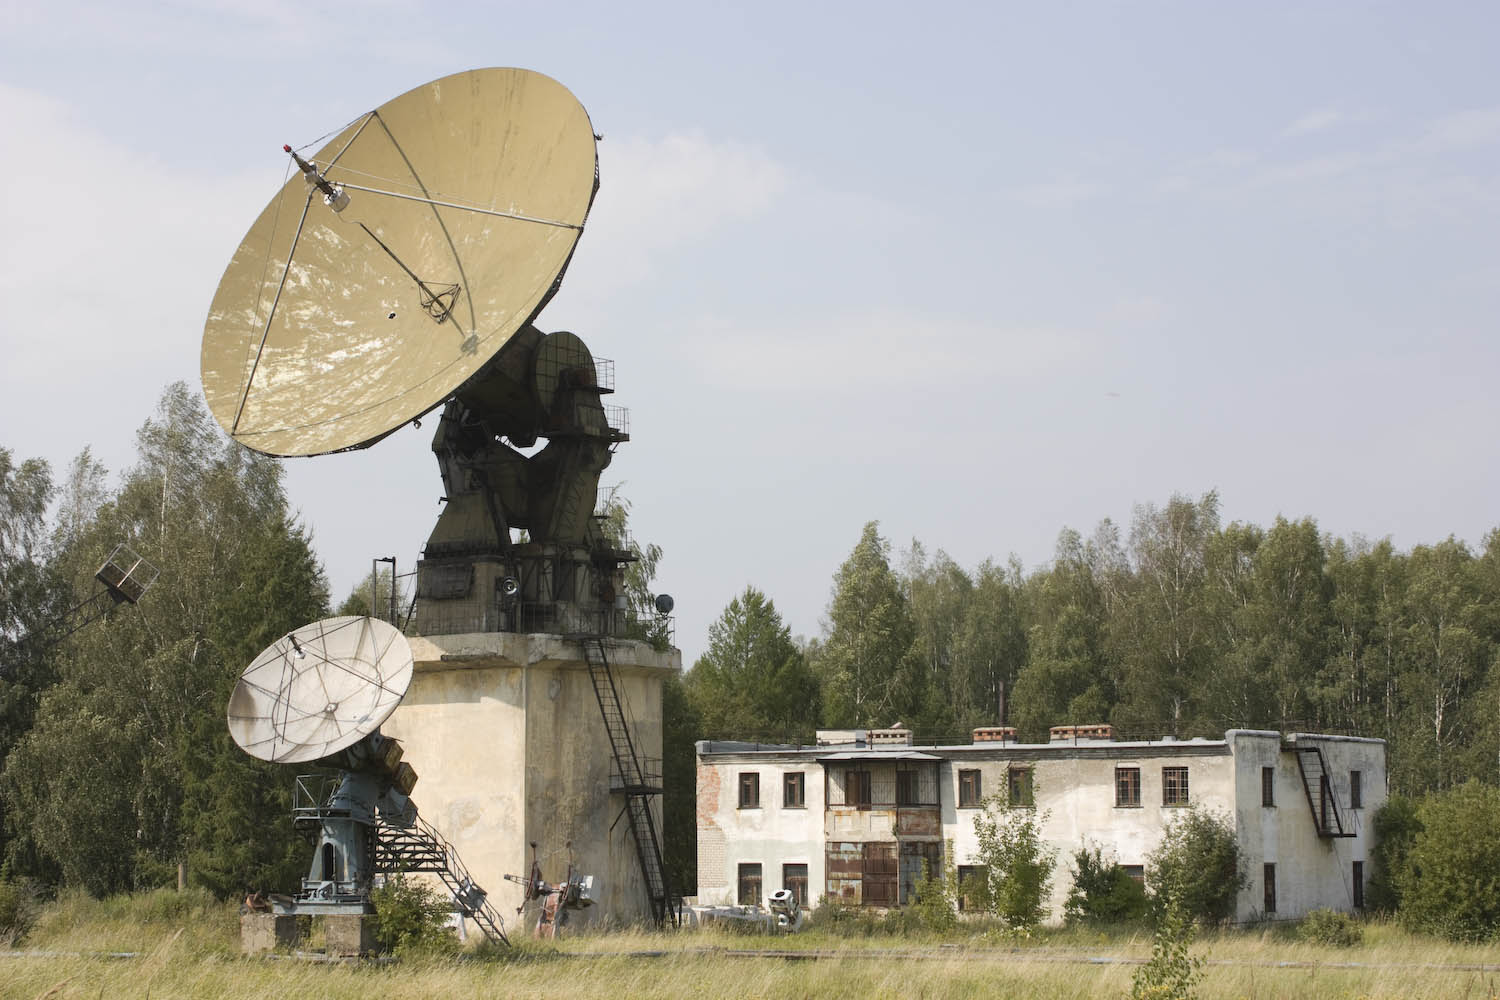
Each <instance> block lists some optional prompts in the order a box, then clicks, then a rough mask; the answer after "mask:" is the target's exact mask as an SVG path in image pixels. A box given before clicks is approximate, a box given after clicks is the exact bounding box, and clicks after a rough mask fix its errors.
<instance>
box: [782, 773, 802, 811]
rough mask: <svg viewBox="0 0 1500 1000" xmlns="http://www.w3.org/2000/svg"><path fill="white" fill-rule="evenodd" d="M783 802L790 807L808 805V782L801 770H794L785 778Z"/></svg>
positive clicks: (797, 807) (796, 807)
mask: <svg viewBox="0 0 1500 1000" xmlns="http://www.w3.org/2000/svg"><path fill="white" fill-rule="evenodd" d="M781 804H782V805H783V806H785V807H786V808H788V809H801V808H802V807H803V806H805V805H807V784H806V779H805V776H804V775H803V773H802V772H801V771H793V772H791V773H790V774H788V775H787V776H786V778H785V779H784V783H783V784H782V795H781Z"/></svg>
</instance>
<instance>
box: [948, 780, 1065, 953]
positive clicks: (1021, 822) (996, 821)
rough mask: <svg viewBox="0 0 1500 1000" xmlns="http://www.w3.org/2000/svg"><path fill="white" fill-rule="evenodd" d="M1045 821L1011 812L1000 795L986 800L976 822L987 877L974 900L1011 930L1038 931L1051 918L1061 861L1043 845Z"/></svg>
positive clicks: (979, 858)
mask: <svg viewBox="0 0 1500 1000" xmlns="http://www.w3.org/2000/svg"><path fill="white" fill-rule="evenodd" d="M1046 818H1047V817H1046V815H1045V814H1043V815H1040V816H1038V815H1037V811H1036V810H1035V809H1030V808H1025V807H1015V808H1012V807H1011V806H1010V805H1009V804H1008V802H1006V801H1005V800H1003V799H1002V798H1001V797H999V796H991V797H989V798H987V799H985V800H984V808H983V809H982V810H980V811H979V812H978V813H977V814H976V815H975V817H974V834H975V837H976V838H977V839H978V841H979V847H978V850H977V851H975V853H974V863H975V864H976V865H980V866H983V868H984V871H985V878H984V881H983V882H982V883H979V884H978V885H975V886H974V889H975V892H974V893H972V894H970V895H969V898H970V899H972V900H973V901H974V903H975V906H976V907H977V908H978V909H981V910H985V911H988V912H990V913H993V914H995V915H996V916H997V917H999V918H1000V919H1001V920H1002V921H1003V922H1004V923H1005V925H1006V926H1008V927H1016V928H1031V927H1036V926H1037V925H1038V924H1040V923H1041V922H1042V921H1043V920H1044V919H1046V917H1047V910H1048V907H1047V897H1048V894H1049V893H1050V892H1051V890H1052V873H1053V870H1054V869H1055V868H1056V866H1057V856H1056V854H1055V852H1054V851H1053V850H1052V849H1051V848H1049V847H1047V846H1046V844H1045V843H1044V842H1043V840H1042V824H1043V823H1044V822H1045V821H1046Z"/></svg>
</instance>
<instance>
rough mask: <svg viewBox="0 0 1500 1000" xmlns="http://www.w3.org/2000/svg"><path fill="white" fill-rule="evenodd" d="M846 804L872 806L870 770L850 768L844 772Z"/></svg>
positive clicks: (866, 807)
mask: <svg viewBox="0 0 1500 1000" xmlns="http://www.w3.org/2000/svg"><path fill="white" fill-rule="evenodd" d="M844 805H846V806H858V807H859V808H860V809H868V808H870V772H869V771H855V770H848V771H845V772H844Z"/></svg>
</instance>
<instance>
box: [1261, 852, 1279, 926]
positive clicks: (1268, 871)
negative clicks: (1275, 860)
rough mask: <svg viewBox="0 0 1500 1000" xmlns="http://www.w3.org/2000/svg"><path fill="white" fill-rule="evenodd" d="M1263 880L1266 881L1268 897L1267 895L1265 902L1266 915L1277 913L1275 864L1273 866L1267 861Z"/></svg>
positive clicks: (1262, 876)
mask: <svg viewBox="0 0 1500 1000" xmlns="http://www.w3.org/2000/svg"><path fill="white" fill-rule="evenodd" d="M1261 878H1262V880H1264V882H1265V884H1266V895H1265V900H1264V903H1265V906H1264V909H1265V912H1266V913H1275V912H1276V866H1275V865H1274V864H1272V863H1271V862H1269V861H1267V862H1266V863H1265V865H1264V866H1262V871H1261Z"/></svg>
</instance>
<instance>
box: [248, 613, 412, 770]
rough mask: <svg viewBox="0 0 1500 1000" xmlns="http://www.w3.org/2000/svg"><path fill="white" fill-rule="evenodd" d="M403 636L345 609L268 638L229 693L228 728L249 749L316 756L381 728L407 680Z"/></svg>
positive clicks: (294, 758) (276, 759) (297, 758)
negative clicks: (271, 640) (271, 639)
mask: <svg viewBox="0 0 1500 1000" xmlns="http://www.w3.org/2000/svg"><path fill="white" fill-rule="evenodd" d="M411 671H412V655H411V647H410V646H409V645H407V642H406V638H405V637H404V636H403V635H402V634H401V633H400V632H398V631H396V629H395V628H394V627H393V626H391V625H389V624H387V623H386V622H383V621H379V620H378V619H375V618H361V617H358V616H346V617H342V618H325V619H324V620H322V621H318V622H313V623H312V624H311V625H304V626H302V627H301V628H299V629H296V630H294V631H292V632H290V633H288V634H287V635H286V636H284V637H282V638H281V639H278V640H276V642H274V643H272V644H271V645H270V647H269V648H267V649H266V650H265V652H263V653H261V654H260V655H259V656H257V657H256V658H255V660H254V662H252V663H251V664H250V665H249V666H248V667H246V668H245V672H244V673H243V674H241V675H240V680H239V683H238V684H236V685H235V688H234V693H233V694H232V695H230V696H229V734H230V735H231V736H233V737H234V741H235V743H237V744H239V746H240V749H242V750H244V751H245V752H246V753H248V754H249V755H250V756H252V757H258V758H259V759H261V760H268V761H271V762H272V763H278V764H298V763H304V762H306V761H313V760H321V759H322V758H324V757H328V756H330V755H331V754H335V753H338V752H339V751H340V750H344V749H347V748H348V747H351V746H353V745H354V744H355V743H358V742H359V741H360V740H362V739H364V738H365V737H366V736H368V735H369V734H371V733H373V732H375V730H377V729H379V728H380V724H381V723H382V722H384V721H385V720H386V718H387V717H388V716H390V714H391V713H392V712H393V711H395V710H396V706H397V705H399V704H400V703H401V699H402V698H403V697H404V696H405V695H406V689H407V687H408V686H410V685H411Z"/></svg>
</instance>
